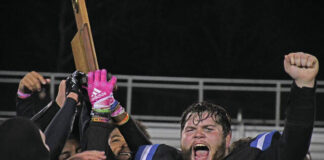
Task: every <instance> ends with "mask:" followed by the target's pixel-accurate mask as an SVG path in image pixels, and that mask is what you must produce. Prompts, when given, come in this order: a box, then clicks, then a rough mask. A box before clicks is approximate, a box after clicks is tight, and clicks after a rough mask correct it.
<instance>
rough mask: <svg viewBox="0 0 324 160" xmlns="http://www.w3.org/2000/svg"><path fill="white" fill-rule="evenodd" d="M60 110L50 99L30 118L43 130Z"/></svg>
mask: <svg viewBox="0 0 324 160" xmlns="http://www.w3.org/2000/svg"><path fill="white" fill-rule="evenodd" d="M59 110H60V107H59V106H58V104H57V103H56V102H55V101H51V102H50V103H49V104H48V105H47V106H45V107H44V108H43V109H42V110H40V111H39V112H38V113H36V114H35V115H34V116H33V117H32V118H31V120H32V121H34V122H35V123H36V124H37V125H38V127H39V128H40V129H41V130H42V131H43V132H44V131H45V129H46V127H47V126H48V125H49V123H50V122H51V120H52V119H53V118H54V116H55V115H56V113H57V112H58V111H59Z"/></svg>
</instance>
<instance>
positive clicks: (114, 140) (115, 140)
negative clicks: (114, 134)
mask: <svg viewBox="0 0 324 160" xmlns="http://www.w3.org/2000/svg"><path fill="white" fill-rule="evenodd" d="M111 142H112V143H116V142H120V140H119V139H118V138H115V139H112V140H111Z"/></svg>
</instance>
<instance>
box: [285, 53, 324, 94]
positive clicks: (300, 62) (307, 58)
mask: <svg viewBox="0 0 324 160" xmlns="http://www.w3.org/2000/svg"><path fill="white" fill-rule="evenodd" d="M284 67H285V71H286V72H287V73H288V74H289V75H290V76H291V77H292V78H293V79H294V80H295V82H296V85H297V86H298V87H300V88H302V87H310V88H312V87H314V85H315V77H316V75H317V73H318V69H319V62H318V60H317V58H316V57H315V56H313V55H310V54H306V53H303V52H296V53H290V54H288V55H285V60H284Z"/></svg>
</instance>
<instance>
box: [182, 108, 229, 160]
mask: <svg viewBox="0 0 324 160" xmlns="http://www.w3.org/2000/svg"><path fill="white" fill-rule="evenodd" d="M207 114H208V113H207V112H205V113H203V116H202V117H203V118H202V119H204V118H205V117H206V116H207ZM198 121H199V117H198V116H197V114H193V115H192V116H191V117H190V118H189V120H188V121H187V122H186V123H185V126H184V128H183V130H182V133H181V150H182V153H183V156H184V159H185V160H189V159H190V160H216V159H220V158H222V157H224V156H225V155H226V150H227V148H228V146H229V143H230V139H231V134H228V136H226V137H224V136H223V127H222V126H221V125H219V124H217V123H216V122H215V121H214V120H213V118H212V117H208V118H207V119H205V120H203V121H200V122H199V123H198Z"/></svg>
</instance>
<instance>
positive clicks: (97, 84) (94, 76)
mask: <svg viewBox="0 0 324 160" xmlns="http://www.w3.org/2000/svg"><path fill="white" fill-rule="evenodd" d="M116 81H117V78H116V77H115V76H112V77H111V79H110V80H109V82H107V71H106V70H105V69H103V70H96V71H95V72H89V73H88V89H87V90H88V95H89V99H90V102H91V104H92V110H94V111H98V112H105V113H107V112H112V111H114V110H115V108H116V106H117V105H118V101H117V100H115V98H114V96H113V90H114V85H115V84H116Z"/></svg>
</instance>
